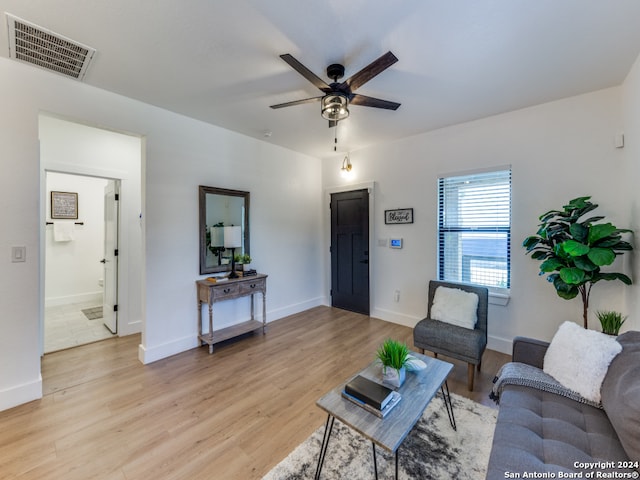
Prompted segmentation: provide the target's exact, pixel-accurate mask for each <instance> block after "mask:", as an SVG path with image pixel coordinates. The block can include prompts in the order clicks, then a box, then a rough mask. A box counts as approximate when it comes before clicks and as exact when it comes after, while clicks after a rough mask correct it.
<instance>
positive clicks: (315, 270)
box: [0, 59, 324, 410]
mask: <svg viewBox="0 0 640 480" xmlns="http://www.w3.org/2000/svg"><path fill="white" fill-rule="evenodd" d="M0 89H1V90H2V91H5V92H11V95H7V98H6V99H5V100H4V101H3V114H2V115H0V145H2V155H0V168H2V170H3V171H4V172H9V173H8V174H7V175H2V176H0V211H1V212H2V223H3V225H6V228H2V229H0V311H1V312H2V316H1V317H0V331H2V332H3V334H2V335H0V410H2V409H5V408H9V407H11V406H13V405H17V404H19V403H23V402H26V401H29V400H32V399H36V398H39V397H40V396H41V392H42V390H41V377H40V359H39V345H38V343H39V341H38V338H39V336H40V332H39V316H40V311H39V310H40V308H41V305H40V304H39V303H42V298H43V292H40V293H38V291H37V290H38V288H39V287H38V286H39V284H40V279H39V267H40V253H39V244H40V241H39V238H40V234H41V225H40V220H41V217H40V213H39V212H40V209H41V208H44V203H42V204H41V200H40V199H41V193H42V191H41V188H43V185H44V180H43V178H41V176H40V161H39V158H40V154H39V142H38V116H39V113H40V112H41V111H44V112H51V113H54V114H56V115H58V116H61V117H63V118H68V119H74V120H77V121H78V122H80V123H86V124H90V125H93V126H96V127H101V128H106V129H112V130H116V131H124V132H131V133H133V134H139V135H142V136H143V144H142V148H143V166H142V170H143V177H142V198H143V205H142V220H140V219H139V218H135V219H133V220H131V219H130V220H129V225H130V228H131V229H133V228H134V227H136V226H138V225H141V227H140V228H141V229H142V230H141V235H142V241H143V243H142V250H143V254H142V256H141V265H142V276H143V282H145V288H144V289H143V290H142V291H140V292H136V291H135V288H134V287H132V288H130V291H129V294H130V296H131V297H132V298H133V297H135V296H136V295H139V296H140V297H139V298H142V299H143V300H142V302H141V304H142V318H143V319H144V321H145V325H144V328H143V340H142V345H141V349H140V356H141V359H142V361H144V362H149V361H153V360H155V359H158V358H162V357H164V356H167V355H170V354H172V353H177V352H179V351H182V350H185V349H187V348H191V347H194V346H196V344H197V342H196V332H197V325H196V295H195V284H194V281H195V280H196V279H198V278H202V277H199V275H198V271H199V266H198V262H199V254H198V185H210V186H214V187H222V188H232V189H237V190H248V191H250V192H251V213H250V217H251V256H252V257H253V258H254V262H253V264H254V265H255V266H256V268H257V269H258V270H260V271H262V272H264V273H267V274H269V279H268V287H267V288H268V293H267V315H268V319H269V320H274V319H276V318H279V317H282V316H285V315H288V314H291V313H295V312H297V311H302V310H304V309H306V308H309V307H311V306H315V305H318V304H320V303H322V302H323V301H324V292H323V286H324V279H323V276H322V263H321V261H322V254H321V248H322V242H321V238H322V231H321V206H320V201H319V198H321V186H320V182H319V180H318V179H319V177H320V175H321V169H320V161H319V160H317V159H314V158H311V157H308V156H305V155H301V154H298V153H295V152H292V151H289V150H286V149H283V148H280V147H275V146H272V145H270V144H267V143H265V142H260V141H258V140H255V139H251V138H248V137H245V136H242V135H239V134H236V133H233V132H230V131H227V130H224V129H221V128H218V127H215V126H212V125H207V124H204V123H202V122H198V121H195V120H192V119H189V118H186V117H183V116H180V115H177V114H174V113H171V112H168V111H165V110H161V109H159V108H156V107H153V106H150V105H146V104H143V103H141V102H137V101H134V100H131V99H127V98H124V97H121V96H118V95H115V94H112V93H109V92H106V91H103V90H99V89H96V88H93V87H90V86H88V85H85V84H83V83H79V82H76V81H73V80H69V79H67V78H63V77H61V76H58V75H55V74H51V73H48V72H44V71H40V70H38V69H36V68H33V67H30V66H27V65H22V64H19V63H17V62H14V61H11V60H7V59H0ZM96 175H97V176H100V175H98V174H96ZM107 176H109V175H107ZM42 218H44V216H43V217H42ZM42 227H44V226H42ZM11 246H26V248H27V261H26V262H24V263H11V261H10V251H11ZM301 272H302V273H301ZM38 297H39V298H40V301H38ZM242 300H244V299H240V300H238V301H237V302H235V303H234V302H231V304H230V305H229V306H224V308H221V310H222V312H220V313H219V315H218V316H217V317H216V318H217V319H221V318H226V320H227V321H231V320H234V318H230V317H233V316H237V317H236V319H239V320H242V319H244V318H243V317H244V315H246V311H245V307H244V306H241V302H242ZM236 304H237V308H236V306H235V305H236ZM223 305H224V304H220V306H221V307H222V306H223ZM225 315H227V316H225Z"/></svg>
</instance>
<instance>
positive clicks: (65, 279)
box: [44, 172, 107, 306]
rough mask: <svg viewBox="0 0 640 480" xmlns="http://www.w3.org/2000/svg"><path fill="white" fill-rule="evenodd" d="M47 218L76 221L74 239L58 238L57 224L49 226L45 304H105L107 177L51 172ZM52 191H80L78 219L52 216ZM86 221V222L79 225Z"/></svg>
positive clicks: (46, 250) (47, 178) (46, 199)
mask: <svg viewBox="0 0 640 480" xmlns="http://www.w3.org/2000/svg"><path fill="white" fill-rule="evenodd" d="M46 183H47V188H46V195H45V199H44V200H45V203H46V215H45V217H46V219H47V221H48V222H54V223H56V222H62V223H72V224H74V231H73V240H71V241H56V240H55V235H54V231H53V230H54V225H48V226H47V227H46V228H45V235H44V237H45V252H46V266H45V294H44V298H45V306H52V305H65V304H68V303H74V302H75V303H78V302H88V301H96V302H97V303H96V304H101V303H102V286H101V285H100V283H99V280H100V279H101V278H102V277H103V266H102V264H101V263H100V259H102V258H104V187H105V186H106V184H107V180H105V179H102V178H93V177H83V176H78V175H66V174H62V173H53V172H50V173H48V174H47V177H46ZM51 191H58V192H75V193H77V194H78V219H77V220H52V219H51ZM75 222H82V223H83V225H75Z"/></svg>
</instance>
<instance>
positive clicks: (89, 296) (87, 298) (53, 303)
mask: <svg viewBox="0 0 640 480" xmlns="http://www.w3.org/2000/svg"><path fill="white" fill-rule="evenodd" d="M89 302H92V303H95V304H96V305H102V290H100V291H98V292H88V293H80V294H78V295H65V296H64V297H49V298H45V299H44V306H45V307H58V306H60V305H69V304H72V303H89Z"/></svg>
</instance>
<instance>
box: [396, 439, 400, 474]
mask: <svg viewBox="0 0 640 480" xmlns="http://www.w3.org/2000/svg"><path fill="white" fill-rule="evenodd" d="M399 451H400V447H398V450H396V480H398V452H399Z"/></svg>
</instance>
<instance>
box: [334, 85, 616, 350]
mask: <svg viewBox="0 0 640 480" xmlns="http://www.w3.org/2000/svg"><path fill="white" fill-rule="evenodd" d="M620 95H621V89H620V88H611V89H607V90H602V91H598V92H594V93H590V94H587V95H582V96H578V97H573V98H568V99H564V100H560V101H557V102H552V103H547V104H544V105H539V106H536V107H532V108H527V109H523V110H519V111H515V112H511V113H506V114H503V115H498V116H494V117H490V118H486V119H482V120H478V121H474V122H470V123H466V124H462V125H456V126H452V127H448V128H443V129H440V130H437V131H433V132H430V133H425V134H423V135H419V136H415V137H411V138H407V139H405V140H401V141H398V142H395V143H390V144H386V145H379V146H376V147H375V148H369V149H364V150H360V151H357V152H352V154H351V160H352V163H353V168H354V172H353V173H354V177H353V178H352V179H351V180H350V181H349V182H353V183H358V182H363V181H375V182H376V189H375V192H376V193H375V213H374V215H375V217H374V221H375V227H374V231H375V234H374V237H373V238H372V239H371V253H372V255H370V259H371V268H372V272H373V273H372V275H373V282H374V283H373V285H372V312H371V314H372V315H373V316H377V317H379V318H382V319H386V320H390V321H395V322H398V323H403V324H406V325H410V326H413V325H415V323H416V322H417V321H419V320H420V319H421V318H423V317H424V315H425V314H426V309H427V305H426V292H427V284H428V281H429V280H430V279H434V278H436V274H437V263H436V262H437V257H436V255H437V239H436V227H437V177H438V175H439V174H443V173H455V172H464V171H468V170H474V169H480V168H487V167H497V166H504V165H512V175H513V210H512V253H511V258H512V271H511V275H512V276H511V299H510V301H509V303H508V305H507V306H498V305H491V306H490V312H489V314H490V318H489V335H490V339H489V347H490V348H494V349H499V350H501V351H505V352H510V348H511V340H512V338H513V337H514V336H515V335H530V336H534V337H537V338H542V339H550V338H551V337H552V336H553V334H554V333H555V330H556V328H557V326H558V325H559V324H560V323H561V322H562V321H564V320H566V319H572V320H575V321H576V322H579V323H581V319H582V303H581V301H580V300H579V299H576V300H573V301H566V300H562V299H560V298H559V297H557V295H556V293H555V291H554V289H553V287H552V286H551V285H550V284H548V283H547V282H546V281H545V280H544V279H543V278H540V277H538V275H537V272H538V262H536V261H533V260H531V259H530V258H529V257H528V256H525V254H524V249H523V248H522V247H521V243H522V240H523V239H524V238H525V237H526V236H528V235H531V234H534V233H535V231H536V230H537V224H538V216H539V215H540V214H542V213H544V212H546V211H548V210H551V209H553V208H560V207H561V206H562V205H564V204H565V202H567V201H568V200H570V199H572V198H575V197H578V196H583V195H592V196H593V200H594V201H595V203H598V204H600V208H599V209H598V211H597V212H598V213H600V214H603V215H606V216H607V218H608V219H609V220H611V221H612V222H613V223H614V224H616V225H617V226H619V227H627V226H628V223H629V216H628V213H627V212H628V202H627V199H625V198H624V196H623V194H622V193H621V192H620V191H619V189H616V188H615V186H616V185H617V184H619V183H620V181H621V178H620V168H621V166H622V164H623V162H624V159H623V153H622V150H619V149H615V148H614V146H613V139H614V135H615V133H617V132H618V131H619V130H620V129H621V127H622V119H621V106H620ZM341 162H342V157H340V158H336V159H333V160H330V161H325V162H324V163H323V185H324V187H325V188H329V187H333V186H336V185H345V184H348V183H349V182H347V181H345V180H344V179H343V178H342V177H341V176H340V174H339V169H340V165H341ZM405 207H413V209H414V223H413V224H410V225H385V224H384V221H383V211H384V210H385V209H392V208H405ZM392 236H398V237H403V238H404V247H403V249H402V250H393V249H390V248H388V247H379V246H377V240H378V239H389V238H390V237H392ZM325 265H329V262H328V260H325ZM619 268H623V266H620V267H619ZM395 290H400V302H398V303H396V302H394V296H393V293H394V291H395ZM624 290H625V287H624V285H623V284H622V283H611V284H608V283H606V282H605V283H603V284H598V285H596V286H595V287H594V289H593V291H592V295H591V301H592V305H591V309H590V311H591V326H592V327H593V328H596V327H597V328H598V329H599V325H597V319H595V317H593V314H594V312H595V310H597V309H599V308H601V309H602V308H611V309H617V310H621V308H622V305H623V304H622V299H623V294H624ZM593 322H595V323H593Z"/></svg>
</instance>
